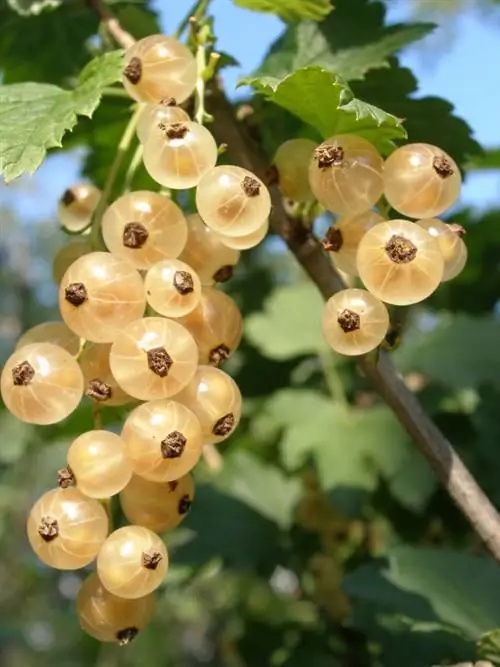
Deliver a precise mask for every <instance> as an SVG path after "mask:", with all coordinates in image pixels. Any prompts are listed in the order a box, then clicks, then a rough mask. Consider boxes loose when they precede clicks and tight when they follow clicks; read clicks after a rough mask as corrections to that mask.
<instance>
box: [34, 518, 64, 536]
mask: <svg viewBox="0 0 500 667" xmlns="http://www.w3.org/2000/svg"><path fill="white" fill-rule="evenodd" d="M38 534H39V535H40V537H41V538H42V540H44V541H45V542H52V540H55V539H56V537H57V536H58V535H59V524H58V523H57V519H53V518H52V517H50V516H42V518H41V520H40V525H39V526H38Z"/></svg>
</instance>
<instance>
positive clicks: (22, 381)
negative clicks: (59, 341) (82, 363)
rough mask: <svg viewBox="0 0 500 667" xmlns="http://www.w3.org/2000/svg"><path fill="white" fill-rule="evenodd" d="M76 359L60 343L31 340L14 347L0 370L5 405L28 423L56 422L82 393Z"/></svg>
mask: <svg viewBox="0 0 500 667" xmlns="http://www.w3.org/2000/svg"><path fill="white" fill-rule="evenodd" d="M83 384H84V383H83V375H82V371H81V370H80V367H79V366H78V363H77V362H76V361H75V359H74V358H73V357H72V356H71V354H69V352H66V350H64V349H63V348H62V347H59V346H57V345H53V344H52V343H32V344H31V345H25V346H24V347H21V348H19V349H17V350H16V351H15V352H14V354H12V355H11V356H10V357H9V358H8V359H7V361H6V363H5V366H4V367H3V370H2V377H1V387H2V398H3V400H4V403H5V405H6V406H7V409H8V410H10V411H11V412H12V414H14V415H15V416H16V417H17V418H18V419H21V420H22V421H24V422H28V423H29V424H55V423H57V422H60V421H62V420H63V419H65V418H66V417H67V416H68V415H70V414H71V413H72V412H73V411H74V410H75V409H76V408H77V406H78V404H79V403H80V400H81V398H82V395H83Z"/></svg>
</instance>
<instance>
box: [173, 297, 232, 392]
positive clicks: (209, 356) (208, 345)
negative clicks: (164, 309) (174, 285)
mask: <svg viewBox="0 0 500 667" xmlns="http://www.w3.org/2000/svg"><path fill="white" fill-rule="evenodd" d="M179 322H181V323H182V324H183V325H184V326H185V327H186V329H187V330H188V331H189V332H190V333H191V334H192V336H193V338H194V340H195V341H196V344H197V345H198V350H199V363H200V364H210V365H213V366H218V365H219V364H221V363H223V362H224V361H226V359H228V358H229V357H230V356H231V355H232V354H233V352H234V351H235V350H236V348H237V347H238V345H239V344H240V342H241V337H242V335H243V321H242V317H241V313H240V311H239V309H238V306H237V305H236V304H235V302H234V301H233V300H232V299H231V297H230V296H228V295H227V294H224V292H221V291H219V290H217V289H215V288H214V287H204V288H203V289H202V291H201V300H200V304H199V305H198V306H197V307H196V308H195V309H194V310H193V311H192V312H191V313H189V315H186V316H185V317H181V318H179ZM193 375H194V373H193ZM190 379H191V378H190ZM186 384H187V382H186ZM179 391H180V390H179Z"/></svg>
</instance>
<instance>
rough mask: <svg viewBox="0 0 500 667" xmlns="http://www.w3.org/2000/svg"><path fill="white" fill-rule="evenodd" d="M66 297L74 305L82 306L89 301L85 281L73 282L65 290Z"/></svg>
mask: <svg viewBox="0 0 500 667" xmlns="http://www.w3.org/2000/svg"><path fill="white" fill-rule="evenodd" d="M64 297H65V299H66V301H68V302H69V303H70V304H71V305H72V306H76V307H78V306H81V305H82V303H85V301H87V299H88V296H87V290H86V288H85V285H84V284H83V283H71V285H68V286H67V287H66V289H65V290H64Z"/></svg>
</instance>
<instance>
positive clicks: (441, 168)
mask: <svg viewBox="0 0 500 667" xmlns="http://www.w3.org/2000/svg"><path fill="white" fill-rule="evenodd" d="M432 166H433V167H434V171H435V172H436V174H437V175H438V176H441V178H448V177H449V176H453V168H452V166H451V164H450V161H449V160H448V158H447V157H446V156H445V155H439V156H436V157H435V158H434V160H433V161H432Z"/></svg>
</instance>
